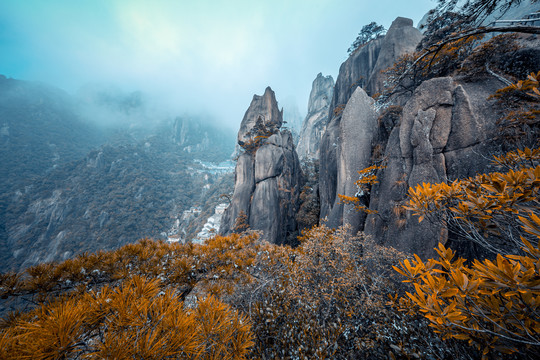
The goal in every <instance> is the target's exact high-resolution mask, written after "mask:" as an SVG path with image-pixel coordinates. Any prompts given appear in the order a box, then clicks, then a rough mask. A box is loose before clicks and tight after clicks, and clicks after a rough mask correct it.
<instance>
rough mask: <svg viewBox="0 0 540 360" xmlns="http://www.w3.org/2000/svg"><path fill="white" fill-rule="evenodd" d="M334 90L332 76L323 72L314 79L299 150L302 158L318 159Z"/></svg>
mask: <svg viewBox="0 0 540 360" xmlns="http://www.w3.org/2000/svg"><path fill="white" fill-rule="evenodd" d="M333 92H334V79H333V78H332V76H330V75H329V76H323V75H322V74H321V73H319V74H318V75H317V77H316V78H315V80H313V85H312V86H311V93H310V94H309V103H308V113H307V115H306V118H305V120H304V123H303V125H302V130H301V132H300V140H299V142H298V147H297V149H296V150H297V152H298V156H299V157H300V158H301V159H318V158H319V147H320V145H321V138H322V135H323V133H324V131H325V130H326V125H327V124H328V108H329V106H330V101H331V100H332V94H333Z"/></svg>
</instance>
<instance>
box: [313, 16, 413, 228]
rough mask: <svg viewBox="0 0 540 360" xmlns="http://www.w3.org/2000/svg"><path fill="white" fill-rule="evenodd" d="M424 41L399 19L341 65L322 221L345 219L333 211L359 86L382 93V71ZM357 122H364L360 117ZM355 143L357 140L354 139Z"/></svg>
mask: <svg viewBox="0 0 540 360" xmlns="http://www.w3.org/2000/svg"><path fill="white" fill-rule="evenodd" d="M421 38H422V35H421V33H420V31H418V30H417V29H415V28H414V27H413V26H412V20H410V19H405V18H400V17H398V18H397V19H396V20H394V22H393V23H392V25H391V26H390V29H389V30H388V33H387V34H386V36H385V37H383V38H379V39H376V40H373V41H370V42H368V43H367V44H366V45H364V46H362V47H361V48H360V49H358V50H357V51H355V52H354V53H353V54H352V55H351V56H350V57H349V58H348V59H347V60H346V61H345V62H344V63H343V64H341V67H340V69H339V75H338V78H337V80H336V85H335V87H334V95H333V97H332V102H331V104H330V107H329V109H328V118H329V119H330V121H329V123H328V126H327V129H326V131H325V133H324V135H323V137H322V140H321V146H320V184H321V186H320V199H321V215H320V216H321V219H325V218H327V220H329V223H328V224H329V226H331V227H335V226H339V225H341V224H342V218H341V216H338V215H337V214H340V213H341V210H336V211H333V212H332V209H333V207H334V205H335V204H337V202H336V198H337V194H338V193H339V190H338V188H339V186H338V174H339V173H340V172H342V171H343V170H340V167H341V166H342V165H341V164H340V163H339V159H341V158H342V156H341V154H340V149H342V148H345V149H347V148H349V147H350V146H351V145H349V144H346V143H343V142H344V141H345V142H346V141H347V140H343V139H342V137H341V135H340V134H341V133H340V132H341V131H342V130H341V129H342V126H341V125H340V123H341V121H342V113H344V111H343V109H345V108H346V105H347V106H348V102H349V99H350V98H351V96H352V94H353V93H354V92H355V90H356V88H358V87H361V88H362V89H364V90H365V92H366V93H367V95H373V94H374V93H376V92H379V91H380V90H381V86H382V79H381V74H380V71H381V70H383V69H386V68H388V67H390V66H392V65H393V64H394V62H395V61H396V60H397V59H398V58H399V57H400V56H402V55H404V54H405V53H407V52H410V51H413V50H414V48H415V47H416V45H417V44H418V43H419V42H420V40H421ZM366 116H368V117H370V116H371V115H368V114H366ZM349 121H350V122H354V121H355V120H353V119H350V120H349ZM356 121H360V118H358V119H357V120H356ZM351 140H352V141H356V140H354V138H351ZM370 141H371V140H370ZM366 146H367V145H366ZM369 146H371V143H370V144H369ZM357 170H361V169H353V171H354V173H355V174H356V171H357ZM336 191H337V192H336Z"/></svg>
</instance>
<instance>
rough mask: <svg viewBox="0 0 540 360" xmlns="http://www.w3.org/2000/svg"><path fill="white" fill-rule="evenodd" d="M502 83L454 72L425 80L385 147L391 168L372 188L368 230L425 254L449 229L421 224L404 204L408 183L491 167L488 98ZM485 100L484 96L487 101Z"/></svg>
mask: <svg viewBox="0 0 540 360" xmlns="http://www.w3.org/2000/svg"><path fill="white" fill-rule="evenodd" d="M497 85H498V84H494V83H492V82H483V83H475V84H473V83H464V84H460V83H458V82H456V81H455V79H453V78H451V77H445V78H436V79H431V80H428V81H426V82H424V83H422V84H421V85H420V86H419V87H418V88H417V89H416V91H415V92H414V94H413V96H412V98H411V99H410V100H409V101H408V102H407V103H406V105H405V106H404V108H403V115H402V117H401V124H400V125H399V126H396V127H394V129H393V130H392V132H391V134H390V138H389V140H388V143H387V146H386V153H385V156H386V158H387V164H386V168H385V169H383V170H380V171H379V173H378V174H377V176H378V179H379V184H376V185H375V186H373V188H372V193H371V196H370V209H371V210H376V211H377V214H375V215H369V216H368V218H367V220H366V224H365V231H366V233H368V234H370V235H373V236H374V237H375V238H376V239H378V241H380V242H381V243H384V244H385V245H389V246H393V247H395V248H397V249H399V250H403V251H407V252H413V253H416V254H419V255H420V256H423V257H428V256H432V255H433V248H434V247H435V246H436V245H437V243H438V242H439V241H441V242H443V243H444V242H446V240H447V238H448V234H447V232H446V230H445V228H443V227H442V226H441V225H440V224H433V223H429V222H428V221H423V222H422V223H418V220H417V218H416V217H414V216H411V214H410V213H407V212H406V211H405V210H403V209H402V208H401V206H402V205H404V204H405V202H406V201H407V191H408V188H409V187H411V186H412V187H414V186H416V185H417V184H420V183H423V182H426V183H428V182H431V183H434V182H440V181H447V180H454V179H456V178H463V177H467V176H472V175H474V174H476V173H479V172H486V171H491V170H493V168H492V167H491V166H492V165H491V163H490V159H489V157H487V156H485V154H490V153H494V152H495V151H496V149H497V144H495V143H494V142H493V141H492V137H493V136H494V132H495V119H497V116H496V115H495V114H494V113H493V111H494V110H493V109H491V108H490V106H489V103H488V102H487V101H486V100H485V99H487V97H488V96H489V94H490V93H491V92H493V91H494V90H495V89H496V88H497ZM482 99H483V101H482Z"/></svg>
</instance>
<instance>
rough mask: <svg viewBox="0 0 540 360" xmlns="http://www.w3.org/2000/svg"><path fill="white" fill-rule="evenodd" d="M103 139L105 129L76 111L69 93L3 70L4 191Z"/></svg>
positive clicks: (0, 173)
mask: <svg viewBox="0 0 540 360" xmlns="http://www.w3.org/2000/svg"><path fill="white" fill-rule="evenodd" d="M104 140H105V136H104V134H103V133H102V132H101V131H100V130H98V129H97V128H96V127H94V126H91V125H89V124H88V123H86V122H84V121H83V120H82V119H81V118H80V117H79V116H78V115H77V111H76V107H75V104H74V102H73V100H72V99H71V98H70V97H69V96H68V95H67V94H66V93H64V92H62V91H61V90H58V89H56V88H53V87H49V86H47V85H43V84H38V83H30V82H25V81H19V80H14V79H7V78H5V77H4V76H1V75H0V156H1V158H2V161H0V192H2V193H3V192H5V191H7V190H8V189H15V188H21V187H22V186H25V185H28V184H30V183H32V181H34V179H35V178H36V176H40V175H43V174H44V173H45V172H46V171H47V170H50V169H51V168H52V167H53V166H56V165H59V164H64V163H67V162H69V161H72V160H76V159H80V158H82V157H83V156H85V154H86V153H87V152H88V151H89V150H90V149H91V148H93V147H95V146H99V145H100V144H101V143H103V141H104Z"/></svg>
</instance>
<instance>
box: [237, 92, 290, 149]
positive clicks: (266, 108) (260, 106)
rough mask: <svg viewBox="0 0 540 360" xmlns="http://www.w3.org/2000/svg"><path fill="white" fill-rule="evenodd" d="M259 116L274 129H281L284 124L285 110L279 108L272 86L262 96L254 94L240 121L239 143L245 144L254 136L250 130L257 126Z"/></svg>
mask: <svg viewBox="0 0 540 360" xmlns="http://www.w3.org/2000/svg"><path fill="white" fill-rule="evenodd" d="M259 118H261V119H262V120H263V122H264V124H265V125H266V126H267V127H268V128H269V129H271V130H273V131H275V130H277V129H279V128H280V127H281V125H282V124H283V110H281V111H280V110H279V108H278V105H277V101H276V94H275V93H274V92H273V91H272V89H271V88H270V87H267V88H266V90H265V91H264V94H263V95H262V96H259V95H253V100H251V105H249V108H248V109H247V111H246V113H245V114H244V118H243V119H242V122H241V123H240V130H239V131H238V143H239V144H243V143H245V142H247V141H249V140H250V139H251V138H252V136H251V134H250V131H251V130H252V129H253V128H254V127H255V124H256V122H257V120H258V119H259Z"/></svg>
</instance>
